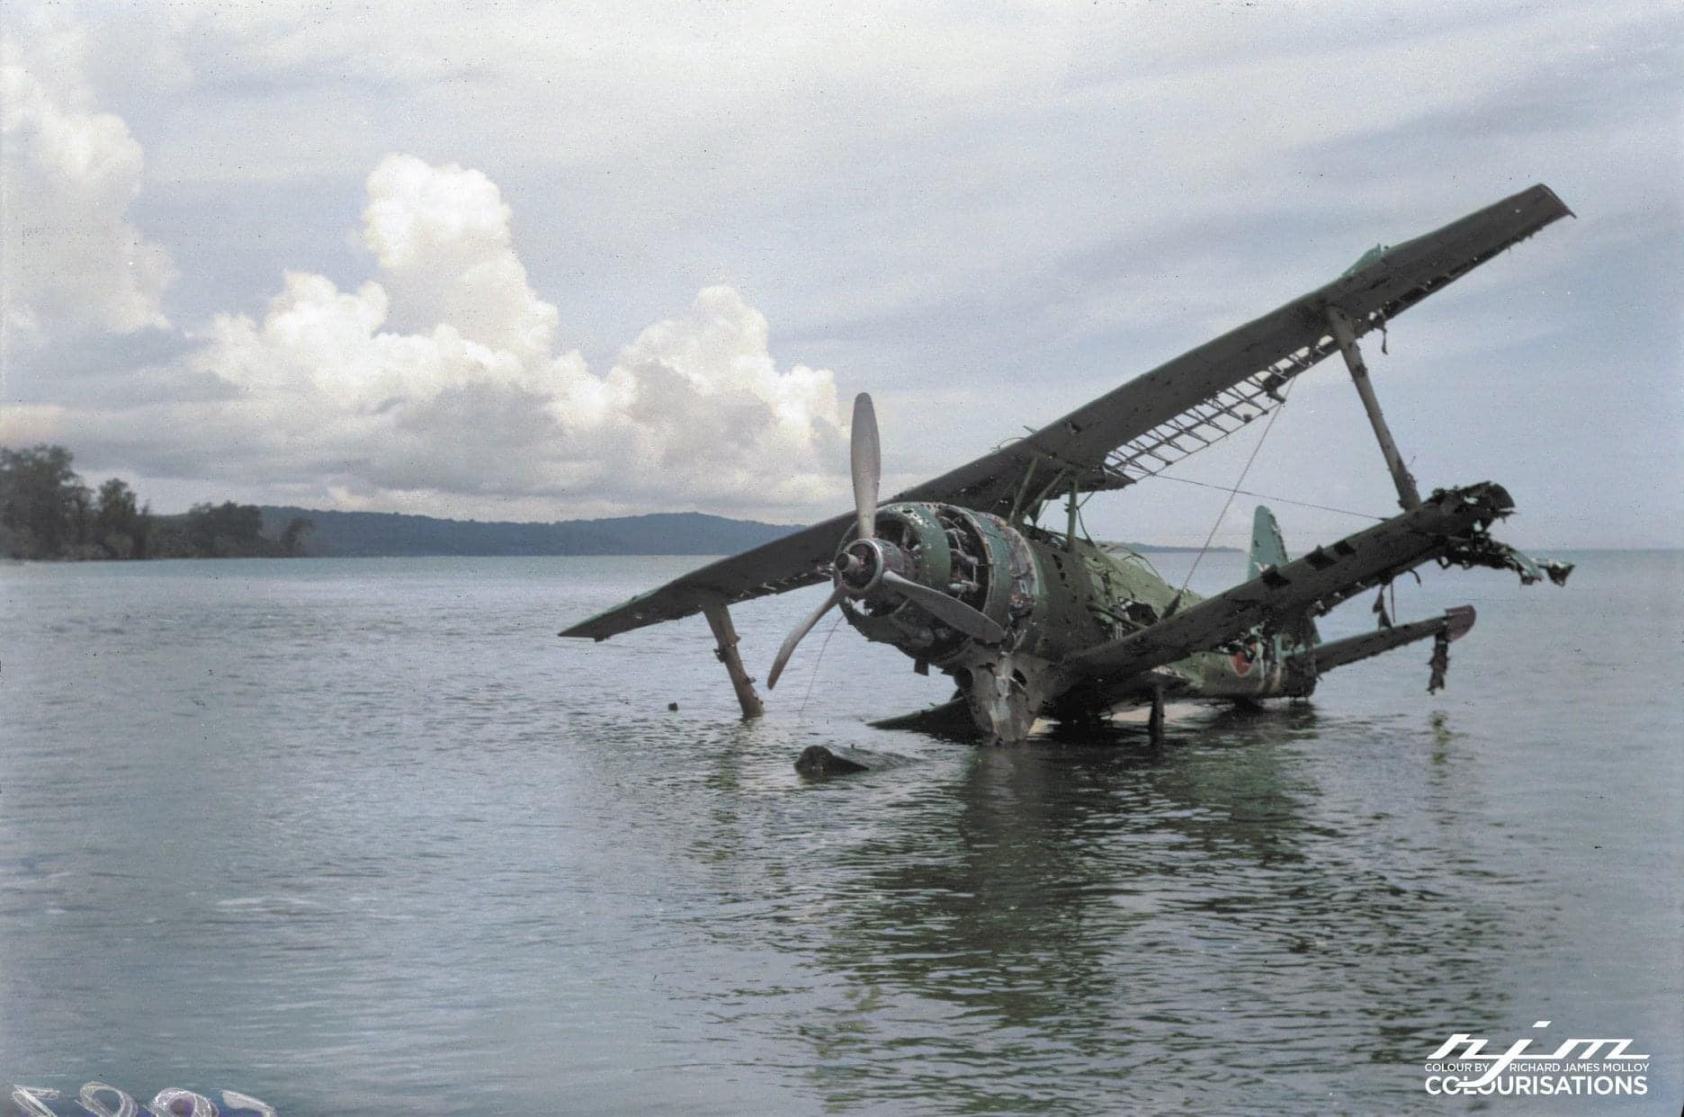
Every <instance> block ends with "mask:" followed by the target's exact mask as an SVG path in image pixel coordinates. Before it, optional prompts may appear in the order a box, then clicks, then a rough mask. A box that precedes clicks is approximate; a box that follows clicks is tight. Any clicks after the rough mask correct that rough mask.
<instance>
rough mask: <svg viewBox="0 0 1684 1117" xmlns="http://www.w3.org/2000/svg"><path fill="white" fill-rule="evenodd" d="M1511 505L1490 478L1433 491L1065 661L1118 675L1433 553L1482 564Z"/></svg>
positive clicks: (1216, 641) (1312, 606)
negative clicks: (1491, 531) (1494, 528)
mask: <svg viewBox="0 0 1684 1117" xmlns="http://www.w3.org/2000/svg"><path fill="white" fill-rule="evenodd" d="M1513 507H1514V505H1513V502H1512V501H1511V500H1510V499H1509V494H1508V493H1507V492H1506V491H1504V489H1503V488H1502V486H1500V485H1496V484H1492V483H1489V482H1487V483H1484V484H1478V485H1471V486H1469V487H1467V488H1463V489H1441V490H1439V491H1437V492H1435V493H1433V495H1432V496H1431V497H1429V498H1428V499H1427V500H1426V501H1424V502H1423V503H1422V504H1421V506H1420V507H1419V508H1415V509H1412V510H1410V511H1408V512H1404V513H1402V514H1400V515H1397V516H1394V517H1392V518H1391V519H1389V520H1386V521H1385V522H1383V523H1380V524H1376V525H1375V526H1374V527H1371V528H1369V529H1368V530H1366V531H1362V532H1359V533H1357V534H1356V535H1352V536H1347V537H1346V538H1344V539H1341V540H1340V541H1339V542H1337V543H1334V544H1333V545H1332V546H1328V547H1317V548H1316V549H1315V550H1313V551H1311V552H1310V553H1309V554H1307V555H1305V556H1304V557H1303V558H1300V559H1296V560H1294V561H1293V562H1289V563H1287V564H1286V565H1284V566H1278V567H1273V568H1271V569H1267V570H1264V571H1263V572H1262V573H1261V574H1260V575H1258V576H1257V577H1256V578H1253V579H1251V580H1250V581H1248V582H1243V583H1241V584H1240V585H1238V586H1235V587H1234V588H1233V589H1231V590H1228V591H1226V592H1225V593H1220V594H1217V595H1216V596H1215V597H1211V598H1208V599H1206V600H1204V601H1201V602H1199V603H1198V604H1197V605H1193V606H1191V607H1190V608H1188V609H1186V610H1185V611H1183V612H1178V613H1173V614H1171V615H1170V616H1168V617H1166V618H1165V619H1164V620H1161V621H1159V622H1158V623H1157V624H1154V625H1152V626H1151V627H1149V628H1145V629H1142V630H1140V631H1139V632H1134V633H1131V634H1129V635H1128V636H1125V637H1123V638H1122V639H1120V640H1114V641H1112V642H1111V643H1109V644H1104V645H1101V646H1100V647H1097V648H1093V649H1091V650H1089V651H1086V652H1082V653H1080V654H1078V655H1076V656H1072V657H1071V659H1070V660H1069V661H1068V662H1069V665H1070V666H1071V667H1072V668H1073V669H1075V670H1077V671H1079V672H1080V673H1081V674H1083V675H1085V676H1088V677H1092V678H1101V679H1118V680H1120V679H1124V678H1128V677H1130V676H1133V675H1137V674H1139V673H1141V672H1143V671H1150V670H1151V669H1152V668H1154V667H1160V666H1162V665H1164V664H1166V663H1171V662H1173V661H1175V660H1177V659H1180V658H1182V657H1183V656H1186V655H1189V654H1191V653H1193V652H1201V651H1209V650H1212V649H1214V648H1217V647H1219V646H1221V645H1223V644H1225V643H1228V642H1231V641H1233V640H1237V639H1239V638H1241V637H1243V636H1245V635H1246V634H1247V633H1248V632H1250V631H1251V630H1252V629H1254V628H1256V627H1257V626H1258V625H1263V624H1269V625H1280V624H1282V623H1284V622H1287V621H1289V620H1290V619H1291V618H1292V617H1294V616H1296V615H1298V614H1299V613H1301V612H1303V611H1305V610H1311V611H1315V610H1316V607H1317V605H1318V603H1320V602H1321V601H1323V600H1324V599H1327V598H1333V597H1339V598H1346V597H1349V596H1350V595H1351V594H1352V593H1354V592H1360V591H1361V590H1362V589H1364V588H1367V587H1371V586H1375V585H1379V584H1381V583H1383V582H1385V581H1388V580H1389V579H1391V578H1395V577H1396V576H1397V575H1399V574H1401V573H1403V572H1404V571H1406V570H1411V569H1413V568H1415V567H1416V566H1419V565H1420V564H1421V563H1423V562H1427V561H1430V560H1432V559H1446V560H1448V561H1451V562H1459V563H1462V564H1464V565H1486V561H1485V560H1486V555H1485V554H1484V549H1483V547H1482V544H1483V543H1486V542H1489V540H1490V536H1489V535H1487V534H1486V529H1487V527H1489V525H1490V524H1491V523H1492V522H1493V521H1494V520H1497V519H1500V518H1502V517H1503V516H1506V515H1507V514H1508V513H1509V512H1510V511H1511V510H1512V509H1513ZM1464 555H1466V557H1465V558H1464V557H1463V556H1464ZM1463 631H1466V629H1465V628H1464V629H1463Z"/></svg>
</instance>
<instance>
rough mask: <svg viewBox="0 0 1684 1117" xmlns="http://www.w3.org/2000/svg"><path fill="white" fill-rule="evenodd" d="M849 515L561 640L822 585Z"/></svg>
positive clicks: (639, 599)
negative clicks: (713, 606) (714, 604)
mask: <svg viewBox="0 0 1684 1117" xmlns="http://www.w3.org/2000/svg"><path fill="white" fill-rule="evenodd" d="M853 518H854V517H853V513H851V512H850V513H849V514H848V515H845V516H835V517H832V518H831V519H828V520H825V521H824V522H822V523H817V524H814V525H813V526H812V527H808V528H803V529H801V530H800V531H798V532H796V533H795V534H793V535H786V536H784V537H783V538H782V539H774V540H772V541H771V542H770V543H763V544H761V545H760V546H758V547H756V548H754V549H753V550H752V551H744V552H743V553H742V554H740V555H736V556H733V557H732V558H727V559H720V560H719V561H718V562H714V563H710V564H709V565H707V566H704V567H702V568H701V569H700V570H695V571H692V572H690V573H689V574H686V575H684V576H683V577H682V578H676V579H674V580H673V581H670V582H668V583H667V584H666V585H664V586H662V587H661V588H660V589H657V590H651V591H650V592H648V593H642V594H638V595H637V596H636V597H634V598H632V599H631V600H630V601H628V602H626V603H625V604H624V605H619V606H616V607H615V608H613V609H610V610H608V611H607V612H605V613H599V614H597V615H596V616H594V617H592V618H590V619H589V620H586V621H581V622H579V623H578V624H576V625H574V626H573V627H571V628H569V629H567V630H566V631H564V632H562V634H561V635H563V636H580V637H590V638H591V639H593V640H606V639H608V638H609V637H610V636H617V635H619V634H620V633H622V632H630V631H631V630H632V629H634V628H642V627H643V626H645V625H651V624H660V623H661V622H662V621H676V620H678V619H680V618H682V617H688V616H690V615H691V614H692V613H699V612H701V610H702V607H703V606H704V605H708V604H713V603H716V602H717V603H723V604H726V605H734V604H736V603H737V602H739V601H749V600H752V599H753V598H756V597H764V596H766V595H767V594H773V593H783V592H784V591H785V590H792V589H798V588H800V587H801V586H811V585H815V584H816V583H819V582H822V581H824V580H825V579H826V578H827V577H828V575H827V574H826V573H825V572H824V567H825V566H826V564H828V563H829V562H830V559H831V556H832V554H834V553H835V551H836V541H837V540H838V539H840V538H842V535H843V533H844V532H845V531H847V530H848V525H849V524H850V523H852V522H853Z"/></svg>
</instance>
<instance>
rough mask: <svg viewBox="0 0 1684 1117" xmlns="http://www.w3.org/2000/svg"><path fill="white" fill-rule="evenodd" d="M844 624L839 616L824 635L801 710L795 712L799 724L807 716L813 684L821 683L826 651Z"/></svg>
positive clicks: (803, 696)
mask: <svg viewBox="0 0 1684 1117" xmlns="http://www.w3.org/2000/svg"><path fill="white" fill-rule="evenodd" d="M841 623H842V616H841V614H840V613H838V614H837V617H836V620H835V621H833V622H832V623H831V626H830V631H829V632H826V633H825V634H824V643H822V644H820V645H819V654H818V656H817V657H816V658H814V660H813V673H812V674H811V675H808V676H807V693H806V694H804V695H802V696H801V708H800V709H799V710H797V711H795V720H796V722H797V723H799V722H800V721H801V720H802V719H803V718H805V717H806V716H807V700H808V699H809V698H812V697H813V684H814V683H816V682H818V681H819V667H820V666H821V665H823V663H824V650H825V649H826V648H828V647H830V638H831V637H832V636H835V635H836V627H837V625H840V624H841Z"/></svg>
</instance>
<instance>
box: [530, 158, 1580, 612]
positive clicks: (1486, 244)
mask: <svg viewBox="0 0 1684 1117" xmlns="http://www.w3.org/2000/svg"><path fill="white" fill-rule="evenodd" d="M1569 212H1570V211H1569V210H1568V209H1567V207H1566V206H1565V205H1563V204H1562V202H1561V200H1560V199H1559V198H1557V197H1556V196H1555V194H1554V193H1553V192H1552V191H1551V190H1550V189H1549V187H1547V186H1543V185H1538V186H1534V187H1532V188H1530V189H1528V190H1524V191H1522V192H1521V193H1519V194H1516V195H1514V196H1513V197H1510V198H1505V199H1503V200H1502V201H1500V202H1498V203H1496V204H1495V205H1491V206H1487V207H1486V208H1485V209H1482V210H1479V211H1478V212H1476V213H1473V214H1470V215H1468V216H1467V217H1464V218H1462V219H1461V220H1459V221H1455V222H1452V223H1451V224H1449V225H1446V226H1444V227H1443V228H1442V229H1439V230H1438V231H1436V232H1433V233H1429V234H1427V235H1426V236H1423V237H1419V238H1417V239H1415V240H1411V241H1406V242H1404V243H1403V244H1399V245H1396V246H1394V247H1392V248H1390V249H1385V250H1382V251H1376V252H1370V253H1369V254H1367V255H1365V256H1364V257H1363V258H1362V259H1361V260H1359V261H1358V262H1357V264H1356V266H1354V267H1352V268H1351V269H1350V270H1349V271H1347V272H1346V273H1345V274H1344V275H1342V276H1340V277H1339V278H1338V279H1336V280H1334V281H1333V282H1332V283H1329V284H1327V285H1325V286H1323V287H1320V288H1318V289H1316V290H1314V291H1312V292H1310V293H1309V294H1307V295H1304V296H1302V297H1300V298H1298V299H1294V300H1293V301H1292V302H1289V303H1287V304H1286V305H1284V306H1282V307H1279V308H1277V309H1275V310H1273V311H1271V312H1269V313H1268V314H1265V315H1263V317H1261V318H1258V319H1257V320H1255V321H1253V322H1250V323H1248V324H1246V325H1244V326H1241V327H1240V328H1238V329H1236V330H1232V331H1230V332H1229V333H1226V334H1223V335H1222V336H1221V337H1218V338H1216V339H1214V340H1212V341H1209V342H1206V343H1205V344H1203V345H1201V346H1199V347H1198V348H1196V349H1193V350H1191V351H1189V352H1187V353H1184V354H1182V355H1181V356H1179V357H1177V358H1175V359H1174V360H1172V361H1169V362H1168V363H1166V364H1163V365H1160V366H1159V367H1157V368H1155V369H1153V370H1152V371H1151V372H1148V373H1145V374H1144V375H1142V376H1139V377H1136V378H1135V379H1133V380H1131V381H1129V382H1128V383H1126V384H1124V385H1122V386H1121V387H1119V388H1117V389H1115V390H1113V391H1111V392H1109V393H1107V394H1106V395H1103V396H1101V397H1099V398H1098V399H1096V400H1094V401H1093V402H1091V403H1089V404H1086V405H1085V406H1083V407H1079V408H1077V409H1076V410H1075V411H1072V412H1071V413H1070V414H1068V415H1066V416H1064V417H1063V418H1062V419H1059V420H1058V421H1057V422H1054V423H1051V424H1049V425H1048V426H1045V427H1043V428H1041V429H1040V430H1038V431H1036V432H1034V433H1033V434H1031V435H1028V436H1027V437H1025V438H1022V439H1020V440H1017V441H1015V442H1012V443H1009V444H1008V445H1006V446H1003V447H1001V448H1000V449H997V450H995V451H993V452H991V453H988V454H985V455H983V456H982V457H980V458H978V459H976V460H975V461H973V462H970V463H969V464H967V465H963V466H960V467H959V468H958V469H955V470H953V471H952V472H950V473H947V474H944V475H943V476H941V477H938V478H936V479H935V480H933V481H929V482H926V483H924V484H922V485H917V486H915V487H913V488H911V489H908V490H906V491H905V492H902V493H898V494H896V495H895V497H893V498H892V499H894V500H896V501H942V502H946V503H949V504H957V505H961V506H963V507H966V508H974V509H977V510H979V511H984V512H993V513H995V514H997V515H1001V516H1005V517H1007V518H1008V519H1009V518H1013V517H1014V515H1015V514H1025V515H1031V514H1033V513H1034V512H1035V511H1036V509H1038V508H1039V506H1040V504H1041V502H1042V501H1044V500H1045V499H1046V498H1047V497H1049V496H1050V495H1052V494H1054V493H1058V492H1063V491H1067V490H1068V489H1069V487H1070V486H1071V485H1072V484H1075V485H1076V486H1077V487H1079V488H1081V489H1083V490H1093V489H1116V488H1122V487H1124V486H1126V485H1129V484H1132V483H1133V482H1135V481H1138V480H1140V479H1141V478H1143V477H1146V476H1150V475H1151V474H1153V473H1156V472H1158V471H1159V470H1161V469H1163V468H1165V467H1166V466H1168V465H1170V464H1172V463H1173V462H1175V461H1177V460H1179V459H1180V458H1183V457H1186V456H1187V455H1189V454H1191V453H1195V452H1197V451H1198V450H1200V449H1202V448H1204V447H1205V446H1208V445H1210V444H1211V443H1213V442H1216V441H1219V440H1220V439H1221V438H1223V437H1225V436H1226V435H1228V434H1230V433H1232V432H1233V431H1235V430H1238V429H1240V428H1241V427H1243V426H1244V425H1245V424H1247V423H1249V422H1250V421H1251V420H1253V419H1255V418H1257V417H1258V416H1259V415H1261V414H1264V413H1265V412H1267V411H1268V410H1269V409H1270V408H1272V407H1274V406H1276V405H1277V404H1278V403H1279V402H1280V398H1281V397H1280V391H1281V388H1282V387H1283V386H1284V385H1285V384H1286V383H1287V382H1288V381H1290V380H1291V379H1292V378H1293V377H1295V376H1297V375H1298V374H1299V373H1302V372H1304V371H1305V370H1307V369H1309V368H1310V367H1312V366H1313V365H1315V364H1316V363H1317V362H1318V361H1320V360H1321V359H1322V358H1324V357H1326V356H1327V355H1328V354H1329V353H1331V352H1333V351H1334V350H1335V348H1336V344H1335V342H1334V340H1333V338H1332V336H1331V334H1330V333H1329V329H1328V325H1327V310H1328V308H1329V307H1338V308H1339V309H1340V310H1342V311H1343V312H1344V313H1345V315H1346V316H1347V317H1348V318H1349V319H1350V320H1351V323H1352V328H1353V330H1354V332H1355V333H1356V334H1357V335H1358V336H1360V335H1362V334H1364V333H1367V332H1368V331H1370V330H1373V329H1377V328H1380V327H1382V326H1383V325H1384V324H1385V323H1386V321H1387V320H1389V319H1391V318H1395V317H1397V315H1399V314H1401V313H1402V312H1403V311H1405V310H1407V309H1408V308H1409V307H1411V306H1414V305H1415V304H1416V303H1417V302H1420V301H1421V300H1422V299H1424V298H1426V297H1427V296H1428V295H1430V294H1431V293H1433V292H1434V291H1437V290H1438V289H1440V288H1442V287H1444V286H1445V285H1446V284H1448V283H1450V282H1452V281H1453V280H1455V279H1456V278H1458V277H1459V276H1461V275H1464V274H1465V273H1467V272H1468V271H1470V270H1472V269H1473V268H1475V267H1477V266H1478V265H1480V264H1482V263H1484V262H1485V261H1486V260H1489V259H1490V258H1491V257H1493V256H1495V255H1496V254H1497V253H1499V252H1501V251H1503V250H1504V249H1506V248H1508V247H1510V246H1511V245H1513V244H1515V243H1517V242H1519V241H1521V240H1524V239H1525V238H1527V237H1529V236H1531V235H1532V234H1533V233H1536V232H1537V231H1538V230H1540V229H1542V228H1543V227H1544V226H1546V225H1548V224H1549V223H1550V222H1552V221H1555V220H1557V219H1559V218H1561V217H1564V216H1567V215H1568V214H1569ZM851 522H852V517H851V516H848V515H843V516H836V517H833V518H831V519H829V520H825V521H824V522H822V523H819V524H815V525H813V526H812V527H808V528H805V529H803V530H801V531H797V532H795V533H794V534H791V535H788V536H785V537H784V538H782V539H777V540H774V541H773V542H770V543H767V544H764V545H762V546H760V547H756V548H754V549H753V550H751V551H747V552H744V553H743V554H741V555H737V556H735V557H733V558H728V559H722V560H720V561H718V562H715V563H712V564H711V565H709V566H706V567H703V568H702V569H700V570H697V571H695V572H693V573H691V574H687V575H685V576H684V577H682V578H679V579H677V580H676V581H673V582H669V583H668V584H667V585H665V586H662V587H661V588H660V589H657V590H654V591H652V592H650V593H646V594H641V595H639V596H638V597H634V598H632V599H631V600H630V601H628V602H626V603H625V604H623V605H620V606H618V607H616V608H614V609H611V610H609V611H608V612H605V613H602V614H600V615H598V616H595V617H592V618H590V619H589V620H586V621H583V622H581V623H579V624H576V625H574V626H573V627H571V628H569V629H567V630H566V631H564V632H563V633H562V634H561V635H563V636H581V637H592V638H594V639H597V640H606V639H608V638H609V637H610V636H614V635H617V634H619V633H621V632H627V631H630V630H631V629H634V628H641V627H643V626H644V625H650V624H658V623H660V622H662V621H669V620H677V619H679V618H680V617H686V616H689V615H690V614H692V613H696V612H699V611H700V610H701V609H702V608H703V607H704V606H705V605H706V604H708V603H710V602H719V603H722V604H727V605H729V604H734V603H736V602H739V601H747V600H750V599H752V598H756V597H762V596H765V595H767V594H774V593H782V592H784V591H785V590H791V589H796V588H798V587H800V586H808V585H814V584H816V583H818V582H821V581H823V580H824V579H825V578H826V577H827V575H826V574H825V572H824V568H825V566H826V564H827V563H828V562H829V561H830V559H831V557H832V555H833V554H834V552H835V550H836V546H837V543H838V542H839V541H840V540H841V539H842V537H843V535H844V534H845V532H846V531H847V529H848V525H849V524H850V523H851Z"/></svg>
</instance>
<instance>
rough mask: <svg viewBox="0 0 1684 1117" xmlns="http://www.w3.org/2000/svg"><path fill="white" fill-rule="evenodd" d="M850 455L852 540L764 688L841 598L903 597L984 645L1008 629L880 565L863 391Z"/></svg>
mask: <svg viewBox="0 0 1684 1117" xmlns="http://www.w3.org/2000/svg"><path fill="white" fill-rule="evenodd" d="M848 451H849V454H848V458H849V460H848V467H849V473H850V474H851V475H852V477H853V483H854V513H855V515H856V516H857V517H858V521H857V530H856V533H855V539H854V540H853V541H851V542H850V543H849V544H848V545H847V546H846V547H844V548H843V551H842V553H841V554H839V555H838V556H837V561H836V566H835V569H834V570H833V571H832V585H831V590H830V596H829V597H827V598H826V599H825V601H824V604H822V605H820V606H819V607H818V609H816V610H815V611H814V612H813V614H812V615H811V616H809V617H808V618H807V619H806V620H804V621H802V622H801V623H800V624H798V625H796V626H795V630H794V631H792V632H791V633H790V634H789V635H788V636H787V637H786V638H785V639H784V642H783V646H782V647H780V648H779V649H778V658H777V659H776V660H774V661H773V663H772V670H771V672H770V673H769V674H768V675H767V676H766V688H767V689H768V690H770V689H772V688H774V687H776V686H777V685H778V676H780V675H782V674H783V671H784V668H785V667H786V666H788V664H789V657H790V656H792V655H794V654H795V646H796V645H797V644H799V643H801V640H802V638H803V637H805V636H806V635H807V633H809V632H811V631H812V630H813V626H814V625H816V624H818V623H819V619H820V618H822V617H823V616H824V615H825V614H826V613H828V612H830V611H831V610H832V609H834V608H836V606H837V605H839V604H841V603H842V599H843V598H845V597H855V598H859V597H867V596H873V595H895V596H899V597H903V598H905V599H907V600H908V601H911V602H912V603H913V604H914V605H917V606H918V607H919V608H921V609H923V610H924V611H925V612H927V613H929V614H930V615H931V616H933V617H935V618H936V619H937V620H939V621H941V622H942V623H943V624H945V625H948V626H950V627H951V628H953V629H954V630H955V631H958V632H962V633H964V634H965V635H966V636H969V637H971V638H972V639H975V640H982V641H984V642H987V643H994V642H996V641H999V640H1003V639H1005V636H1006V630H1005V629H1003V628H1001V627H1000V626H999V625H998V624H996V623H995V622H994V621H993V620H992V619H991V618H989V617H988V616H986V615H985V614H983V613H981V612H978V611H977V610H976V609H973V608H971V607H970V606H969V605H966V604H965V603H964V602H963V601H960V600H959V599H958V598H957V597H952V596H949V595H948V594H945V593H943V592H941V591H940V590H938V589H935V588H933V587H931V586H926V585H924V583H922V582H915V581H913V580H912V579H911V578H907V577H905V576H903V575H901V574H898V573H896V572H895V571H893V570H890V569H888V567H887V565H886V563H885V562H884V558H883V555H884V550H883V548H884V547H885V546H888V545H887V544H882V543H879V542H878V541H877V493H878V489H879V487H880V486H881V483H882V474H883V454H882V448H881V445H880V443H879V442H878V439H877V412H876V409H874V408H873V407H872V406H871V396H870V395H868V394H866V393H865V392H861V393H860V394H859V395H858V396H856V397H855V398H854V426H853V431H852V433H851V437H850V439H849V443H848ZM861 543H863V544H864V546H863V547H861Z"/></svg>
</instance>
